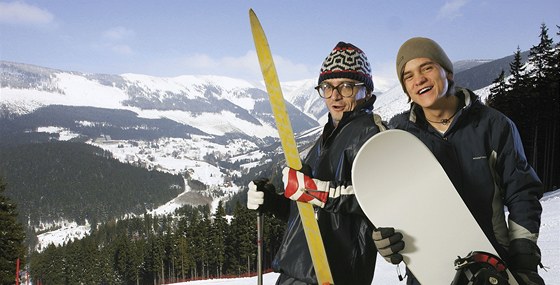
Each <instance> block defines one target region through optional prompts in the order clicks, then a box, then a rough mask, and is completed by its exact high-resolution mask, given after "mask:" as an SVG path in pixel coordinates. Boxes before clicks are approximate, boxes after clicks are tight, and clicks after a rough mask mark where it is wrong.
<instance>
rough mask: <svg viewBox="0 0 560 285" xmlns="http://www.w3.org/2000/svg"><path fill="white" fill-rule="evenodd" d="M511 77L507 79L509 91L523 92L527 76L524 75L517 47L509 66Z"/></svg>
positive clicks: (519, 51) (523, 66)
mask: <svg viewBox="0 0 560 285" xmlns="http://www.w3.org/2000/svg"><path fill="white" fill-rule="evenodd" d="M509 72H510V74H511V77H510V78H509V79H508V83H509V86H511V89H515V90H523V89H525V87H526V86H527V76H526V75H525V64H524V63H523V59H522V57H521V50H520V49H519V46H518V47H517V50H516V51H515V53H514V55H513V61H512V62H511V63H510V64H509Z"/></svg>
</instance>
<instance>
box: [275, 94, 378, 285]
mask: <svg viewBox="0 0 560 285" xmlns="http://www.w3.org/2000/svg"><path fill="white" fill-rule="evenodd" d="M374 101H375V97H373V98H372V99H370V100H369V101H367V102H365V103H364V104H363V105H361V106H357V107H356V109H355V111H352V112H347V113H345V114H344V116H343V118H342V120H341V121H340V122H339V125H338V127H337V128H334V127H333V124H332V121H331V118H330V115H329V122H328V123H327V124H326V125H325V127H324V129H323V133H322V135H321V137H320V138H319V139H318V140H317V141H316V143H315V145H314V146H313V147H312V148H311V150H310V151H309V153H308V155H307V157H306V158H305V159H304V161H303V163H304V164H306V165H307V166H309V167H310V169H311V172H312V173H310V174H311V176H312V177H314V178H316V179H320V180H323V181H330V187H331V188H332V189H336V190H335V191H332V190H331V193H330V197H329V198H328V200H327V203H326V204H325V207H324V208H318V207H315V211H316V217H317V220H318V221H317V222H318V224H319V229H320V231H321V235H322V238H323V243H324V245H325V250H326V253H327V258H328V260H329V265H330V269H331V273H332V276H333V279H334V282H335V284H337V285H344V284H354V285H356V284H358V285H359V284H367V285H369V284H371V282H372V279H373V273H374V269H375V260H376V254H377V251H376V248H375V245H374V243H373V240H372V238H371V234H372V229H373V228H372V227H373V225H372V224H371V223H370V222H369V220H368V219H367V217H366V216H365V214H364V213H363V212H362V210H361V208H360V206H359V204H358V201H357V200H356V197H355V195H354V191H353V188H352V176H351V170H352V163H353V161H354V158H355V156H356V154H357V152H358V150H359V148H360V147H361V146H362V144H363V143H365V142H366V141H367V140H368V139H369V138H371V137H372V136H373V135H374V134H376V133H378V132H379V128H378V126H377V125H376V124H375V123H374V117H373V114H372V112H371V109H372V106H373V102H374ZM290 203H291V205H290V216H289V220H288V227H287V229H286V233H285V236H284V238H283V241H282V245H281V246H280V249H279V251H278V252H277V254H276V257H275V259H274V261H273V268H274V269H275V271H277V272H280V273H283V274H285V275H287V276H290V277H292V278H295V279H297V280H298V281H301V282H304V283H308V284H314V283H317V279H316V275H315V271H314V269H313V264H312V261H311V256H310V254H309V249H308V248H307V243H306V240H305V234H304V231H303V228H302V224H301V218H300V216H299V213H298V210H297V205H296V202H294V201H291V200H290ZM280 279H281V281H280V283H282V277H281V278H280ZM292 281H293V280H292ZM286 282H287V283H290V282H291V281H286Z"/></svg>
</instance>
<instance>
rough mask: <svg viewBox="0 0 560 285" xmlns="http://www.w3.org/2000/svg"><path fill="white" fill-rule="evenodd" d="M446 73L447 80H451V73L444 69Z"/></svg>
mask: <svg viewBox="0 0 560 285" xmlns="http://www.w3.org/2000/svg"><path fill="white" fill-rule="evenodd" d="M446 73H447V76H446V77H447V80H453V73H451V72H448V71H446Z"/></svg>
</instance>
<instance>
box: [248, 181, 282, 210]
mask: <svg viewBox="0 0 560 285" xmlns="http://www.w3.org/2000/svg"><path fill="white" fill-rule="evenodd" d="M248 186H249V191H247V208H249V209H250V210H257V209H259V208H262V207H263V206H264V205H263V204H265V200H268V199H266V198H270V197H266V196H270V195H274V194H276V190H275V188H274V185H272V184H270V183H269V181H268V179H267V178H261V179H257V180H253V181H251V182H250V183H249V185H248ZM265 197H266V198H265Z"/></svg>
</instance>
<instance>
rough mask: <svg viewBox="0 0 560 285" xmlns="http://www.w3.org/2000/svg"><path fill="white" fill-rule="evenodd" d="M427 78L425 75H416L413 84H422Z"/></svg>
mask: <svg viewBox="0 0 560 285" xmlns="http://www.w3.org/2000/svg"><path fill="white" fill-rule="evenodd" d="M427 80H428V79H427V78H426V76H424V75H422V74H420V75H418V76H417V77H416V78H415V79H414V84H415V85H416V86H419V85H422V84H424V82H426V81H427Z"/></svg>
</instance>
